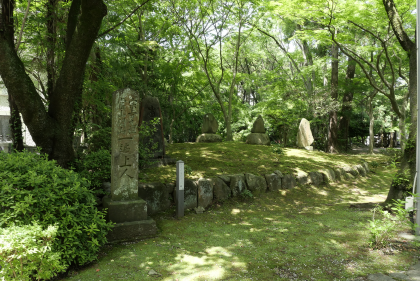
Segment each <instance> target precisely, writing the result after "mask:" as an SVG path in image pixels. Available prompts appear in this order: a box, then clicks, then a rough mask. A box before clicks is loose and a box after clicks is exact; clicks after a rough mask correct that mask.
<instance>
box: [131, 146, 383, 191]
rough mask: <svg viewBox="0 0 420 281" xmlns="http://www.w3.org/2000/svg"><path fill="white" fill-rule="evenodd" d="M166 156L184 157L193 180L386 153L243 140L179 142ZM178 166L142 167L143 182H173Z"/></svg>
mask: <svg viewBox="0 0 420 281" xmlns="http://www.w3.org/2000/svg"><path fill="white" fill-rule="evenodd" d="M167 155H168V156H169V157H171V158H174V159H176V160H182V161H184V162H185V164H186V165H188V166H190V167H191V168H192V171H193V172H192V173H191V174H190V175H188V177H189V178H191V179H199V178H200V177H203V178H210V177H214V176H217V175H226V174H238V173H252V174H255V175H260V176H263V175H264V174H270V173H272V172H273V171H274V170H280V171H281V172H282V173H283V174H289V173H290V174H291V173H297V172H298V170H302V171H305V172H310V171H317V170H319V169H325V168H333V167H340V166H344V165H350V166H352V165H355V164H360V163H361V162H363V161H365V160H367V159H368V160H369V162H370V161H378V162H384V161H385V159H386V156H384V155H366V154H361V155H349V154H328V153H324V152H320V151H307V150H303V149H293V148H283V149H282V154H278V153H276V152H275V151H273V148H272V147H270V146H263V145H261V146H260V145H248V144H245V143H243V142H222V143H179V144H178V143H177V144H172V145H170V146H169V147H168V148H167ZM175 175H176V168H175V166H165V167H159V168H150V169H144V170H141V171H140V173H139V180H140V182H146V183H147V182H174V181H175Z"/></svg>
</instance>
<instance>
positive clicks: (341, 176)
mask: <svg viewBox="0 0 420 281" xmlns="http://www.w3.org/2000/svg"><path fill="white" fill-rule="evenodd" d="M333 170H334V174H335V178H336V180H338V181H341V180H343V179H345V176H344V175H345V174H346V172H344V170H343V169H342V168H334V169H333Z"/></svg>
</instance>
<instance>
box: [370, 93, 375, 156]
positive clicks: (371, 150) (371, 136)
mask: <svg viewBox="0 0 420 281" xmlns="http://www.w3.org/2000/svg"><path fill="white" fill-rule="evenodd" d="M372 101H373V97H369V154H373V144H374V142H375V136H374V135H373V124H374V121H375V119H374V117H373V106H372Z"/></svg>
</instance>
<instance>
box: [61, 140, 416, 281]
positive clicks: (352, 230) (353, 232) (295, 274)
mask: <svg viewBox="0 0 420 281" xmlns="http://www.w3.org/2000/svg"><path fill="white" fill-rule="evenodd" d="M219 145H220V144H219ZM224 145H225V144H222V145H221V146H214V147H213V149H209V148H208V147H209V146H207V147H206V146H202V145H200V144H195V146H194V145H193V144H183V145H174V146H176V147H178V148H177V149H176V150H175V149H174V150H171V154H172V157H175V156H176V155H180V158H178V157H177V159H182V158H181V156H182V157H184V156H186V155H188V158H184V159H183V160H184V161H186V163H187V164H188V165H190V166H191V167H192V168H193V169H194V170H195V169H197V170H198V169H202V170H203V173H205V174H206V175H207V173H210V171H209V170H205V169H204V168H202V167H201V166H200V165H199V164H196V163H194V161H192V160H193V159H196V158H200V159H201V160H202V163H206V161H205V159H206V158H207V159H211V162H214V161H218V162H217V164H218V165H219V166H214V167H218V168H220V167H223V168H222V169H226V171H224V172H223V174H225V173H227V174H229V173H234V172H235V171H238V172H239V171H241V172H243V171H249V172H252V169H258V167H259V166H258V165H261V164H262V163H264V162H267V161H268V159H269V158H264V154H265V153H266V151H265V150H264V149H265V148H260V147H258V149H257V150H261V152H260V153H256V154H254V153H252V154H251V152H249V150H246V151H243V152H242V154H243V157H242V159H243V161H248V162H252V161H254V159H255V161H257V163H255V164H251V163H248V162H247V166H246V167H249V168H250V170H243V169H242V170H235V169H239V168H237V167H235V165H234V166H233V167H231V166H229V165H228V164H227V163H237V161H239V160H238V159H235V157H234V155H237V154H236V153H239V152H240V151H241V150H242V146H241V145H237V144H233V146H235V147H236V149H237V150H238V151H237V152H230V151H227V150H225V148H224V147H225V146H224ZM193 146H194V148H195V150H194V152H193V151H190V152H189V153H188V151H187V150H185V151H184V150H183V149H182V147H193ZM210 147H212V146H210ZM216 149H217V151H221V152H218V153H217V154H216V153H214V152H212V151H213V150H216ZM175 151H177V152H175ZM223 152H224V153H223ZM302 153H309V152H305V151H303V152H301V151H297V150H294V149H286V156H282V157H283V158H282V159H281V160H280V161H279V162H281V164H279V165H281V166H282V167H283V169H281V168H278V169H279V170H281V171H282V172H283V171H284V172H293V169H295V167H302V166H303V165H305V167H306V168H302V170H305V171H309V170H311V169H319V168H321V167H323V166H324V165H325V167H327V166H328V165H331V164H337V161H338V162H340V161H344V162H343V163H352V162H353V161H354V163H358V162H360V160H361V158H363V157H367V156H366V155H365V156H360V157H354V158H353V157H349V156H340V155H327V154H323V153H310V156H311V157H310V159H305V157H303V156H302V155H303V154H302ZM245 154H246V155H245ZM205 155H206V156H205ZM258 155H259V156H258ZM308 155H309V154H308ZM190 157H191V158H190ZM267 157H268V156H267ZM378 157H379V158H377V157H376V158H372V159H377V161H381V158H380V157H381V156H378ZM245 158H248V159H249V160H245ZM260 158H264V159H265V160H261V159H260ZM287 158H292V160H290V159H287ZM306 158H308V157H306ZM293 159H294V160H293ZM343 159H345V160H343ZM298 160H299V161H303V162H304V163H305V164H302V165H300V163H294V162H293V161H298ZM368 160H369V161H370V158H369V159H368ZM318 161H319V165H317V164H316V162H318ZM222 162H227V163H225V164H222ZM207 165H208V166H206V167H213V166H212V165H213V164H210V163H208V164H207ZM286 165H288V166H286ZM268 167H269V168H270V169H272V168H273V166H271V165H270V166H268ZM285 167H289V169H290V170H288V171H285V169H284V168H285ZM240 168H242V167H240ZM200 171H201V170H200ZM217 171H219V170H217ZM259 171H261V172H263V173H264V171H265V170H264V168H261V170H259ZM270 171H272V170H270ZM395 172H396V170H395V169H391V168H383V167H381V166H379V167H378V168H377V171H376V173H370V174H369V176H367V177H364V178H358V179H356V180H352V181H347V182H344V181H343V182H340V183H331V184H329V185H323V186H320V187H318V188H315V187H297V188H294V189H291V190H281V191H278V192H270V193H265V194H262V195H260V196H257V197H254V198H253V199H246V200H244V199H236V200H232V201H229V202H226V203H225V204H223V205H213V206H212V207H210V208H209V209H208V210H207V211H206V212H205V213H203V214H195V213H193V212H186V216H185V217H184V218H182V219H180V220H175V219H174V218H173V214H174V209H173V210H171V211H169V212H167V213H164V214H160V215H157V216H155V217H154V219H155V220H156V222H157V225H158V227H159V229H160V234H159V236H158V237H156V238H154V239H149V240H144V241H139V242H135V243H126V244H119V245H114V246H107V247H105V248H103V249H102V253H101V257H100V258H99V260H98V261H97V262H96V263H93V264H91V265H89V266H87V267H84V268H80V269H75V270H73V271H71V272H70V273H69V277H66V278H64V279H63V280H118V279H120V280H347V279H352V278H355V277H357V276H366V275H367V274H371V273H376V272H382V273H389V272H392V271H398V270H406V269H407V268H408V267H409V266H410V265H411V264H413V263H414V262H416V261H418V259H419V258H420V253H419V248H415V247H413V246H411V245H409V244H406V243H405V242H404V241H402V240H398V239H396V240H395V241H393V249H394V250H393V252H392V253H391V254H390V253H389V252H387V251H385V250H373V249H370V248H369V246H368V240H369V231H368V229H367V227H368V225H369V220H370V219H371V218H372V213H371V212H370V210H368V209H364V208H350V205H353V203H365V202H373V203H376V202H377V203H380V202H383V201H384V200H385V198H386V195H387V193H388V189H389V186H390V183H391V179H392V176H393V175H394V173H395ZM254 173H256V172H255V171H254ZM218 174H221V173H218ZM214 175H216V174H214ZM151 270H153V271H155V272H156V273H157V274H158V275H149V274H148V273H149V272H150V271H151Z"/></svg>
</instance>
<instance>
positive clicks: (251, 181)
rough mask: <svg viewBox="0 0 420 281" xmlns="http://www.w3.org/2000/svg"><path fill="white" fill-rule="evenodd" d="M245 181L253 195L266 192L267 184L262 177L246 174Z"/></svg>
mask: <svg viewBox="0 0 420 281" xmlns="http://www.w3.org/2000/svg"><path fill="white" fill-rule="evenodd" d="M245 181H246V185H247V188H248V189H249V190H250V191H251V192H252V193H253V194H259V193H262V192H265V191H266V190H267V182H266V181H265V178H263V177H260V176H256V175H253V174H250V173H246V174H245Z"/></svg>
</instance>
